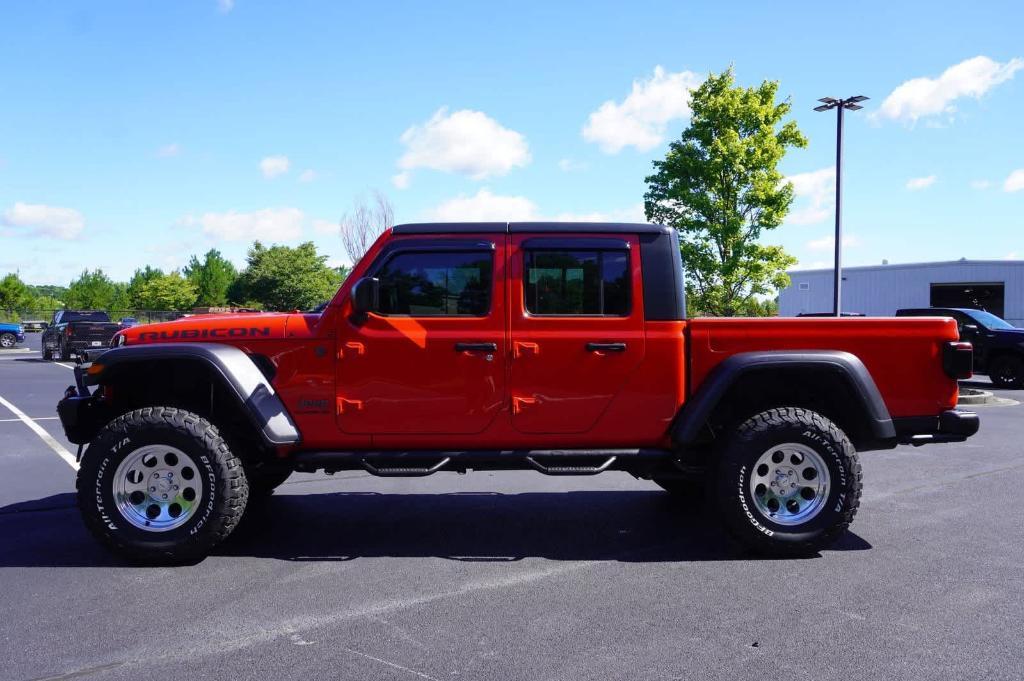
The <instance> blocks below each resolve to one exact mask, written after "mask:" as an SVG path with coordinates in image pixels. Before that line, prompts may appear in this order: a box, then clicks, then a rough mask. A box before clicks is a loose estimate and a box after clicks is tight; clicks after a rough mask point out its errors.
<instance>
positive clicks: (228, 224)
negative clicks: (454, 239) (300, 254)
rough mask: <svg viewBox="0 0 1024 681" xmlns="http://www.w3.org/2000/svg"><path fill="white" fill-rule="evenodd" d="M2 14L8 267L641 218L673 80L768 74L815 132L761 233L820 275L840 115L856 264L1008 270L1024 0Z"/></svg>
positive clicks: (681, 87)
mask: <svg viewBox="0 0 1024 681" xmlns="http://www.w3.org/2000/svg"><path fill="white" fill-rule="evenodd" d="M942 5H943V4H942V3H934V2H927V3H925V2H900V3H893V2H891V1H890V2H881V3H874V2H857V3H822V2H814V3H791V4H785V3H782V4H780V3H761V2H749V3H744V2H732V3H700V4H696V3H683V2H678V1H676V2H665V3H642V2H630V3H623V2H614V3H603V2H587V3H552V2H539V3H531V2H522V1H521V2H514V3H504V2H490V3H481V2H436V3H420V2H415V3H414V2H409V3H404V2H385V3H374V4H366V5H362V6H360V5H357V4H355V3H340V2H306V1H299V0H295V1H292V2H287V3H281V2H256V1H255V0H235V2H233V3H232V2H228V1H227V0H220V1H219V2H218V0H181V1H178V2H171V1H169V0H168V1H164V2H101V3H98V2H78V3H63V2H48V3H36V2H31V3H5V4H4V5H3V7H2V8H0V239H2V241H0V243H2V247H0V273H3V272H6V271H12V270H18V271H20V273H21V274H22V276H23V278H24V279H25V280H27V281H29V282H31V283H62V284H66V283H67V282H68V281H69V280H70V279H71V278H72V277H74V276H75V275H77V273H78V272H79V271H81V269H83V268H84V267H90V268H91V267H102V268H103V269H104V270H106V271H107V272H108V273H110V274H111V275H113V276H114V277H115V278H119V279H126V278H127V277H129V276H130V274H131V272H132V271H133V270H134V269H135V268H136V267H139V266H141V265H143V264H154V265H157V266H160V267H163V268H175V267H180V266H182V265H183V264H184V263H185V262H186V261H187V259H188V257H189V255H191V254H192V253H202V252H205V251H206V250H207V249H208V248H210V247H211V246H212V247H216V248H219V249H221V250H222V251H223V252H224V253H225V254H227V255H228V256H229V257H231V258H232V259H234V260H236V261H237V262H239V263H241V262H242V261H243V259H244V253H245V249H246V247H247V246H248V244H249V242H250V241H251V239H252V238H253V237H254V236H260V237H262V238H264V239H265V240H266V241H271V242H274V241H276V242H283V243H297V242H298V241H300V240H307V239H311V240H313V241H315V242H316V243H317V244H318V246H319V247H320V248H321V249H322V250H323V252H325V253H328V254H329V255H330V256H331V258H332V260H333V261H336V262H341V261H342V260H343V259H344V258H343V253H342V250H341V244H340V239H339V237H338V236H337V233H336V228H335V227H334V223H336V222H337V220H338V219H339V217H340V216H341V215H342V214H343V213H344V212H345V211H346V210H349V209H350V207H351V205H352V202H353V200H354V199H356V198H357V197H359V196H361V195H363V196H365V195H368V193H369V192H371V191H373V190H379V191H381V192H383V193H384V194H386V195H387V196H388V197H389V198H390V200H391V201H392V203H393V204H394V206H395V212H396V218H397V220H398V221H400V222H402V221H416V220H429V219H460V218H461V219H479V218H492V219H506V218H507V219H530V218H535V219H551V218H562V219H573V218H586V217H590V218H595V219H618V220H621V219H636V218H639V217H640V216H641V201H642V197H643V193H644V188H645V187H644V182H643V178H644V176H645V175H646V174H648V173H649V171H650V163H651V161H652V160H653V159H656V158H659V157H661V156H663V154H664V152H665V149H666V146H667V142H668V141H669V140H670V139H672V138H675V137H678V135H679V134H680V133H681V131H682V130H683V128H684V127H685V125H686V122H687V119H686V94H685V93H686V87H687V86H688V85H691V84H696V83H698V82H699V81H700V80H701V79H702V78H703V77H704V75H706V74H707V73H708V72H709V71H720V70H722V69H724V68H726V67H727V66H729V65H730V64H732V65H733V66H734V67H735V70H736V75H737V79H738V80H739V82H741V83H744V84H755V83H757V82H760V81H761V80H762V79H776V80H779V81H780V86H781V87H780V90H781V93H782V94H783V95H784V96H788V97H790V98H791V99H792V102H793V104H794V111H793V116H794V118H795V119H796V120H797V122H798V124H799V125H800V127H801V129H802V130H803V131H804V133H805V134H806V135H807V136H808V137H809V138H810V145H809V147H808V148H807V149H804V150H796V151H794V152H792V153H791V154H790V155H789V156H788V157H787V158H786V159H785V162H784V166H783V171H784V172H785V173H786V174H787V175H788V176H792V177H793V178H794V181H795V182H796V185H797V189H798V190H799V194H800V196H799V198H798V200H797V202H796V203H795V204H794V209H793V213H792V215H791V219H790V220H789V221H788V222H787V224H786V225H784V226H783V227H780V228H779V229H778V230H776V231H774V232H772V233H769V234H768V236H767V238H766V239H765V240H766V241H767V242H770V243H781V244H783V245H784V246H785V247H786V248H787V249H788V250H789V251H790V252H792V253H793V254H794V255H796V256H797V257H798V258H799V259H800V262H801V266H802V267H814V266H822V265H824V264H827V263H828V262H830V259H831V255H830V244H829V236H830V234H831V231H832V219H833V217H832V205H831V185H830V183H831V177H830V175H829V172H830V171H829V168H830V167H831V164H832V163H833V161H834V153H835V146H834V144H835V142H834V134H835V133H834V124H835V120H834V114H832V113H827V114H820V113H815V112H813V111H812V108H813V106H814V105H815V104H816V102H815V100H816V99H817V98H818V97H821V96H825V95H831V96H837V97H838V96H849V95H853V94H865V95H868V96H870V97H871V98H872V99H871V100H870V101H869V102H867V103H866V105H867V106H866V108H865V109H864V110H863V111H860V112H857V113H856V114H852V115H849V116H848V120H847V126H846V139H847V146H846V164H845V169H844V173H845V175H844V177H845V182H844V189H845V191H844V223H845V228H846V233H847V234H849V236H850V243H849V245H848V247H847V248H846V250H845V258H846V263H847V264H851V265H853V264H876V263H879V262H881V260H882V259H883V258H885V259H888V260H889V261H890V262H912V261H921V260H935V259H956V258H960V257H968V258H992V259H999V258H1007V257H1017V258H1024V218H1022V217H1021V216H1022V213H1024V136H1022V128H1021V120H1024V115H1022V114H1021V111H1022V110H1024V68H1022V67H1024V61H1021V60H1022V59H1024V41H1022V40H1021V37H1020V27H1021V26H1024V6H1022V5H1021V4H1020V3H1019V2H1004V3H1000V2H986V3H975V4H973V5H969V6H962V5H956V6H955V5H953V4H952V3H950V4H949V7H948V8H946V7H944V6H942Z"/></svg>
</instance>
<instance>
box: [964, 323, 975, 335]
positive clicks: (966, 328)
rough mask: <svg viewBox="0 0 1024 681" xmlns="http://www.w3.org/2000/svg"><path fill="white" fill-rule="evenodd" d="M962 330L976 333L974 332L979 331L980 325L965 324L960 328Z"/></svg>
mask: <svg viewBox="0 0 1024 681" xmlns="http://www.w3.org/2000/svg"><path fill="white" fill-rule="evenodd" d="M960 331H961V332H966V333H970V334H974V333H977V332H978V325H977V324H964V325H963V327H962V328H961V329H960Z"/></svg>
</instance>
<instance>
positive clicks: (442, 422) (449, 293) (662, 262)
mask: <svg viewBox="0 0 1024 681" xmlns="http://www.w3.org/2000/svg"><path fill="white" fill-rule="evenodd" d="M683 266H684V263H682V262H681V259H680V251H679V243H678V238H677V235H676V233H675V232H674V231H673V230H672V229H670V228H667V227H663V226H660V225H647V224H587V223H577V224H568V223H561V224H559V223H463V224H408V225H398V226H396V227H394V228H393V229H390V230H388V231H387V232H385V233H384V234H383V235H382V236H381V237H380V238H379V239H378V240H377V242H376V243H375V244H374V245H373V247H372V248H371V249H370V251H369V252H368V253H367V254H366V256H365V257H364V258H363V259H362V261H361V262H360V263H358V265H357V266H356V267H355V269H354V270H353V272H352V275H351V276H350V277H349V278H348V279H347V280H346V282H345V283H344V284H343V285H342V286H341V289H340V290H339V291H338V293H337V295H336V296H335V297H334V299H333V300H332V301H331V302H330V304H329V305H327V306H326V308H324V309H323V311H322V312H320V313H318V314H311V313H298V312H295V313H290V314H233V315H219V316H217V315H210V316H195V317H189V318H186V319H181V320H178V321H174V322H168V323H164V324H150V325H145V326H137V327H134V328H129V329H125V330H123V331H121V332H119V333H118V334H117V336H116V337H115V339H114V342H113V344H114V345H115V347H114V348H113V349H110V350H108V351H106V352H105V353H103V354H102V355H100V356H98V357H97V358H96V359H95V360H94V361H92V362H91V363H90V364H83V365H81V366H79V367H78V368H77V370H76V382H77V385H76V386H72V387H70V388H68V390H67V393H66V395H65V397H64V399H63V400H61V402H60V404H59V405H58V413H59V414H60V418H61V421H62V423H63V426H64V429H65V432H66V433H67V436H68V438H69V439H70V440H71V441H72V442H74V443H77V444H79V445H85V444H87V445H88V448H87V449H85V453H84V458H83V459H82V462H81V470H80V472H79V475H78V498H79V506H80V508H81V511H82V514H83V516H84V519H85V522H86V524H87V525H88V527H89V529H90V530H91V531H92V532H93V533H94V534H95V535H96V537H97V538H98V539H99V540H100V541H101V542H103V543H104V544H105V545H107V546H108V547H109V548H111V549H113V550H115V551H118V552H120V553H123V554H125V555H127V556H128V557H130V558H132V559H135V560H140V561H144V562H157V563H161V562H162V563H173V562H178V561H182V560H194V559H196V558H198V557H201V556H203V555H205V554H206V553H207V552H209V551H210V549H211V548H213V547H214V546H215V545H216V544H217V543H218V542H220V541H222V540H223V539H224V538H225V537H227V536H228V535H229V534H230V533H231V531H232V530H233V529H234V527H235V526H236V524H237V523H238V521H239V519H240V517H241V516H242V513H243V512H244V511H245V508H246V504H252V503H253V502H254V501H255V500H256V499H258V498H259V497H261V496H264V495H266V494H268V493H269V492H270V491H271V490H273V488H274V487H275V486H277V485H279V484H281V483H282V482H283V481H284V480H285V478H287V477H288V475H289V474H290V473H291V472H292V471H295V470H298V471H316V470H326V471H328V472H334V471H339V470H364V471H368V472H369V473H372V474H373V475H380V476H421V475H429V474H431V473H436V472H439V471H459V472H465V471H467V470H512V469H519V470H524V469H525V470H535V471H539V472H540V473H544V474H547V475H591V474H595V473H600V472H602V471H609V470H618V471H626V472H628V473H631V474H632V475H634V476H636V477H638V478H643V479H649V480H652V481H654V482H655V483H657V484H658V485H660V486H661V487H663V488H665V489H666V490H668V491H669V492H671V493H674V494H679V495H683V496H690V497H693V498H696V497H698V496H699V495H703V494H708V495H709V496H710V498H711V499H712V500H713V501H714V503H715V504H717V508H718V510H719V514H720V515H721V517H722V518H723V520H724V524H725V526H726V527H727V528H728V529H729V530H730V531H731V532H732V533H733V534H734V535H735V536H736V537H737V538H738V539H739V541H740V542H741V543H743V544H744V545H746V546H747V547H749V548H751V549H753V550H756V551H759V552H762V553H769V554H784V555H791V554H799V553H807V552H813V551H815V550H817V549H819V548H821V547H823V546H826V545H828V544H829V543H830V542H832V541H833V540H834V539H835V538H836V537H837V536H839V535H840V534H841V533H842V532H843V531H845V529H846V528H847V526H848V525H849V524H850V522H851V521H852V520H853V517H854V514H855V513H856V512H857V506H858V504H859V500H860V493H861V469H860V465H859V463H858V460H857V451H858V450H861V451H863V450H871V449H883V448H891V447H895V446H896V445H898V444H901V443H912V444H924V443H929V442H958V441H962V440H964V439H965V438H967V437H968V436H970V435H972V434H974V433H975V432H976V431H977V429H978V418H977V415H975V414H972V413H968V412H962V411H957V410H956V409H955V407H956V402H957V379H958V378H961V377H966V376H969V375H970V372H971V359H972V351H971V346H970V344H968V343H962V342H959V340H958V337H957V327H956V322H955V321H953V320H952V319H944V318H913V319H912V318H903V319H872V318H861V319H687V318H686V312H685V300H684V286H683ZM80 452H81V450H80Z"/></svg>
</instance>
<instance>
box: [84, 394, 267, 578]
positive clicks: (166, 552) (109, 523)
mask: <svg viewBox="0 0 1024 681" xmlns="http://www.w3.org/2000/svg"><path fill="white" fill-rule="evenodd" d="M153 444H160V445H167V446H170V447H174V448H176V449H178V450H180V451H181V452H184V453H185V454H187V455H188V456H189V458H191V459H192V460H193V462H195V464H196V466H197V468H198V469H199V470H198V472H197V473H196V476H197V477H196V478H195V479H196V480H197V482H198V481H201V482H202V485H203V488H202V499H201V503H199V504H198V506H197V507H196V509H195V511H194V513H193V514H192V516H191V517H189V518H188V520H187V521H186V522H185V523H184V524H183V525H181V526H180V527H175V528H174V529H171V530H167V531H163V532H154V531H149V530H145V529H140V528H138V527H136V526H134V525H133V524H132V523H131V522H128V520H127V518H126V517H125V516H124V515H123V514H122V512H121V511H120V510H119V509H118V507H117V504H116V503H115V500H114V484H115V481H114V480H113V478H114V476H115V472H116V471H117V469H118V466H119V465H120V464H121V462H122V461H124V459H125V458H127V457H128V456H130V455H131V454H132V452H134V451H136V450H138V449H139V448H140V447H144V446H146V445H153ZM76 486H77V489H78V507H79V510H80V511H81V513H82V518H83V519H84V521H85V525H86V527H87V528H88V529H89V531H90V532H92V534H93V535H95V536H96V538H97V539H98V540H99V541H100V542H101V543H102V544H103V545H104V546H106V547H107V548H108V549H110V550H111V551H113V552H115V553H117V554H119V555H121V556H123V557H125V558H127V559H129V560H131V561H133V562H138V563H144V564H157V565H174V564H180V563H184V562H191V561H195V560H198V559H200V558H202V557H204V556H206V555H207V554H208V553H209V551H210V550H211V549H212V548H213V547H214V546H216V545H217V544H219V543H220V542H222V541H223V540H224V539H226V538H227V537H228V535H230V534H231V532H232V530H234V529H235V526H236V525H237V524H238V522H239V520H241V518H242V514H243V512H244V511H245V505H246V501H247V500H248V496H249V487H248V484H247V483H246V479H245V472H244V471H243V469H242V464H241V462H240V461H239V460H238V458H237V457H235V455H234V454H233V453H232V452H231V450H230V449H229V448H228V445H227V443H226V442H225V441H224V439H223V438H222V437H221V435H220V433H219V432H218V431H217V428H216V427H215V426H214V425H213V424H211V423H210V422H209V421H207V420H206V419H204V418H203V417H201V416H199V415H197V414H193V413H192V412H189V411H185V410H184V409H177V408H174V407H145V408H143V409H136V410H135V411H132V412H129V413H127V414H124V415H123V416H120V417H118V418H117V419H115V420H114V421H112V422H110V423H109V424H107V425H106V426H105V427H104V428H103V429H102V430H101V431H100V432H99V433H98V434H97V435H96V437H95V438H94V439H93V441H92V443H91V444H90V445H89V448H88V450H86V453H85V456H84V458H83V459H82V466H81V469H80V470H79V471H78V480H77V485H76Z"/></svg>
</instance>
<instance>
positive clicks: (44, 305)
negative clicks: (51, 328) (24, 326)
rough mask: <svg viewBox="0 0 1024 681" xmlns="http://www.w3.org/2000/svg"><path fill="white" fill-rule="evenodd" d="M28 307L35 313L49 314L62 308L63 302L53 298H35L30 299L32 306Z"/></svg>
mask: <svg viewBox="0 0 1024 681" xmlns="http://www.w3.org/2000/svg"><path fill="white" fill-rule="evenodd" d="M29 307H31V308H32V310H33V311H36V312H40V313H41V312H46V313H50V312H52V311H54V310H59V309H61V308H62V307H64V301H63V300H60V299H59V298H54V297H53V296H36V297H35V298H33V299H32V304H31V305H30V306H29Z"/></svg>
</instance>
